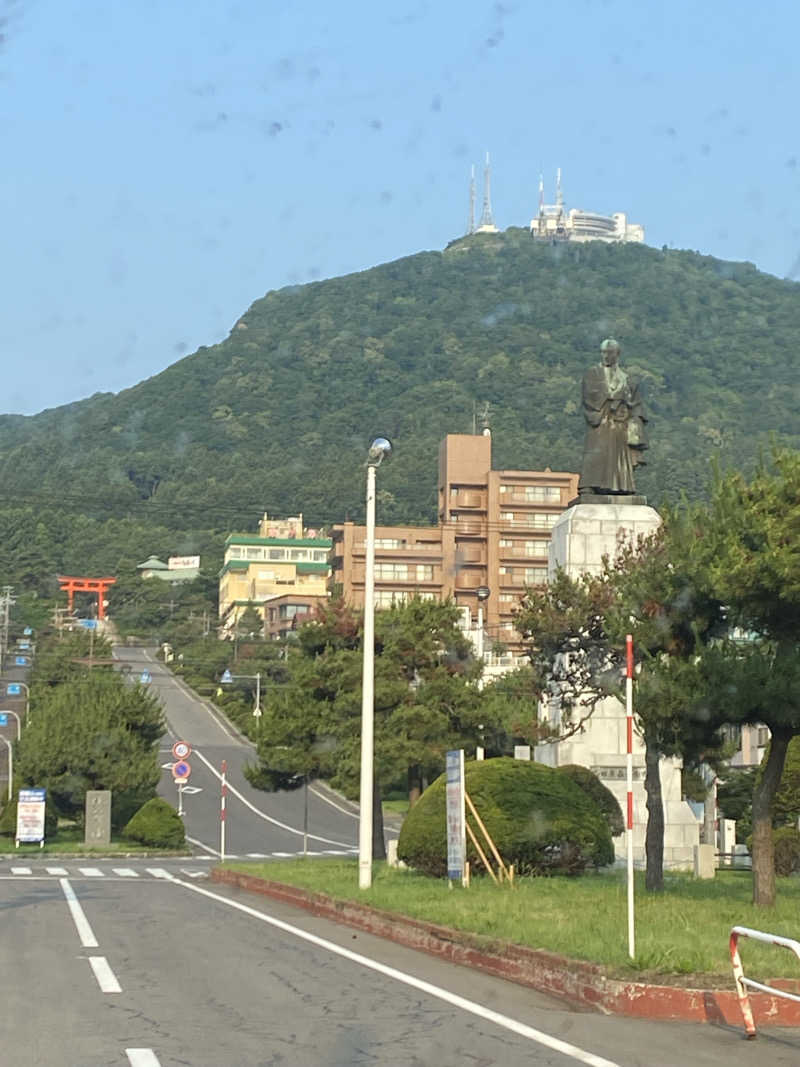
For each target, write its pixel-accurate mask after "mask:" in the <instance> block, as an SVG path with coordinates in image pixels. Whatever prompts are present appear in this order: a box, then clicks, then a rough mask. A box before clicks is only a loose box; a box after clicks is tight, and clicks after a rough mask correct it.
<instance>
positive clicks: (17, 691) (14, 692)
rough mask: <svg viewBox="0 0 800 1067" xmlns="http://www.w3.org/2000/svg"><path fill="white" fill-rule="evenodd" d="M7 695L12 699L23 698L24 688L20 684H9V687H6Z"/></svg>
mask: <svg viewBox="0 0 800 1067" xmlns="http://www.w3.org/2000/svg"><path fill="white" fill-rule="evenodd" d="M6 693H7V694H8V695H9V696H10V697H21V696H22V686H21V685H20V684H19V682H9V683H8V685H7V686H6Z"/></svg>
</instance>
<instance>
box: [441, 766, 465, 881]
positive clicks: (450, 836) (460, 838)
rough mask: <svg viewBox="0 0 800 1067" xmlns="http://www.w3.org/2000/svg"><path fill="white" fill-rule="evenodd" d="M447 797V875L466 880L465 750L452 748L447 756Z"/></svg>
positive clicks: (452, 878)
mask: <svg viewBox="0 0 800 1067" xmlns="http://www.w3.org/2000/svg"><path fill="white" fill-rule="evenodd" d="M446 773H447V779H446V781H447V785H446V798H447V877H448V878H449V879H451V880H452V881H455V880H456V879H461V882H462V884H464V882H465V874H466V872H465V868H464V864H465V861H466V858H467V831H466V815H465V811H464V750H463V748H459V749H451V750H450V751H449V752H448V753H447V757H446Z"/></svg>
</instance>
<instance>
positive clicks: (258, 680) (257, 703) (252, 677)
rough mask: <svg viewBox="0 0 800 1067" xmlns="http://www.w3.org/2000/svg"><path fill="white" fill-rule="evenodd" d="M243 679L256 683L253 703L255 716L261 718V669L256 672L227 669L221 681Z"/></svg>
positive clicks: (224, 682)
mask: <svg viewBox="0 0 800 1067" xmlns="http://www.w3.org/2000/svg"><path fill="white" fill-rule="evenodd" d="M241 680H246V681H255V683H256V701H255V704H254V705H253V718H254V719H260V718H261V714H262V712H261V671H256V673H255V674H231V672H230V671H225V673H224V674H223V675H222V678H221V679H220V681H221V682H222V684H223V685H227V684H228V683H230V682H238V681H241Z"/></svg>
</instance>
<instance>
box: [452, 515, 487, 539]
mask: <svg viewBox="0 0 800 1067" xmlns="http://www.w3.org/2000/svg"><path fill="white" fill-rule="evenodd" d="M455 530H456V537H461V536H462V535H463V536H465V537H480V535H481V534H482V533H483V523H482V522H481V521H480V520H479V519H460V520H459V521H458V522H457V523H456V524H455Z"/></svg>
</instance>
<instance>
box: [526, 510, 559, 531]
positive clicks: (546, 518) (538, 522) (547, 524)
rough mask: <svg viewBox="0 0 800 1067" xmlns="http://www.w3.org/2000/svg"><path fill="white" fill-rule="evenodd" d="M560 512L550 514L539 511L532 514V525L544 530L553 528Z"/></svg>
mask: <svg viewBox="0 0 800 1067" xmlns="http://www.w3.org/2000/svg"><path fill="white" fill-rule="evenodd" d="M558 518H559V516H558V514H555V515H553V514H548V513H547V512H537V513H534V514H533V515H531V526H533V527H534V528H538V529H542V530H552V528H553V527H554V526H555V524H556V523H557V522H558Z"/></svg>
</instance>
